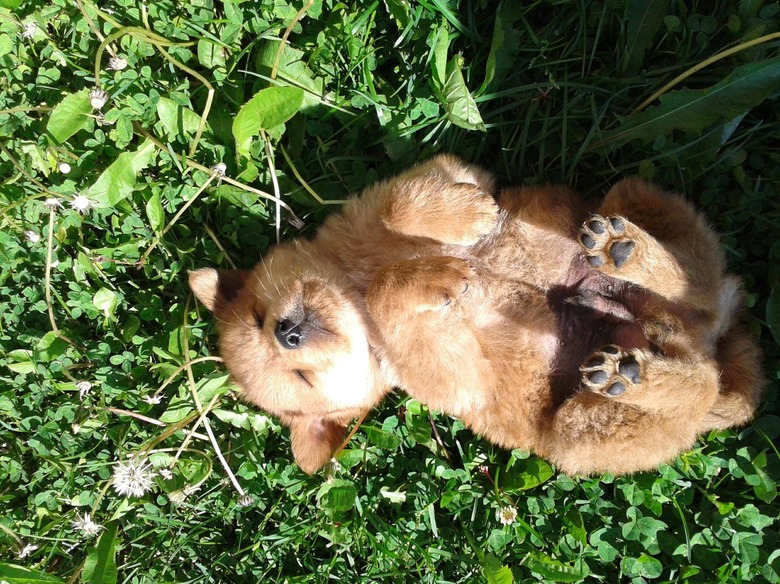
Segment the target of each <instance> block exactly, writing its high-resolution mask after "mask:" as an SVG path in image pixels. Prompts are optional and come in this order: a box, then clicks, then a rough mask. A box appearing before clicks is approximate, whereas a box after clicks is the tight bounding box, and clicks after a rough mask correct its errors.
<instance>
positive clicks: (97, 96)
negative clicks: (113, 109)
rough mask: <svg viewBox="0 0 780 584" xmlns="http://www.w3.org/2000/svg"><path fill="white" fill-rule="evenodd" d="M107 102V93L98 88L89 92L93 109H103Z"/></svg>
mask: <svg viewBox="0 0 780 584" xmlns="http://www.w3.org/2000/svg"><path fill="white" fill-rule="evenodd" d="M107 101H108V93H106V92H105V91H104V90H103V89H99V88H97V87H96V88H95V89H93V90H92V91H90V92H89V104H90V105H91V106H92V109H100V108H102V107H103V106H104V105H106V102H107Z"/></svg>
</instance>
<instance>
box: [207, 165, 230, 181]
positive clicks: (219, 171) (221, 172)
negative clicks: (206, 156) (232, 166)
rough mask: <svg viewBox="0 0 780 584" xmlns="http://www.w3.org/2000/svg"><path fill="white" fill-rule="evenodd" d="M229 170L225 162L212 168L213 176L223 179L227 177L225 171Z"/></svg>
mask: <svg viewBox="0 0 780 584" xmlns="http://www.w3.org/2000/svg"><path fill="white" fill-rule="evenodd" d="M226 170H227V165H226V164H225V163H224V162H218V163H217V164H215V165H214V166H212V167H211V174H213V175H214V176H216V177H219V178H222V177H223V176H225V171H226Z"/></svg>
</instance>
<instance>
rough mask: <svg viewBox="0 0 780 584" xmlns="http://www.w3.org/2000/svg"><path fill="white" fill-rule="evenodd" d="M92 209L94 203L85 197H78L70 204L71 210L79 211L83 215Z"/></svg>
mask: <svg viewBox="0 0 780 584" xmlns="http://www.w3.org/2000/svg"><path fill="white" fill-rule="evenodd" d="M91 207H92V201H90V200H89V197H87V196H85V195H76V196H75V197H73V200H72V201H71V202H70V208H71V209H73V210H74V211H78V212H79V213H81V214H82V215H83V214H84V213H86V212H87V211H89V210H90V208H91Z"/></svg>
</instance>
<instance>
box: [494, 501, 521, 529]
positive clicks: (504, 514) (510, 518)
mask: <svg viewBox="0 0 780 584" xmlns="http://www.w3.org/2000/svg"><path fill="white" fill-rule="evenodd" d="M515 519H517V509H515V508H514V507H513V506H512V505H507V506H506V507H501V509H499V510H498V520H499V521H500V522H501V523H502V524H503V525H512V524H513V523H514V522H515Z"/></svg>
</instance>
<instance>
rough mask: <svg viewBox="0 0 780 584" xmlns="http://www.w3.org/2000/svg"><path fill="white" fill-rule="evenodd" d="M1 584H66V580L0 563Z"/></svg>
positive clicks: (22, 567)
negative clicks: (6, 583)
mask: <svg viewBox="0 0 780 584" xmlns="http://www.w3.org/2000/svg"><path fill="white" fill-rule="evenodd" d="M0 582H3V583H5V582H8V584H41V582H43V583H44V584H45V583H47V582H48V583H49V584H64V583H65V580H62V579H60V578H56V577H54V576H50V575H49V574H47V573H46V572H41V571H39V570H30V569H28V568H25V567H24V566H17V565H15V564H6V563H0Z"/></svg>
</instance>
